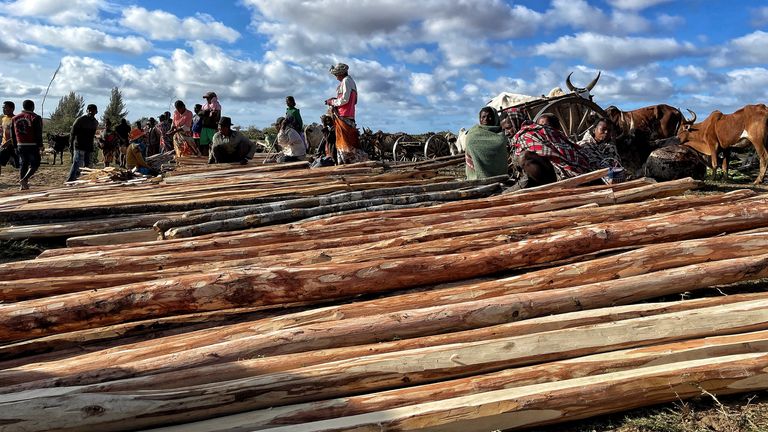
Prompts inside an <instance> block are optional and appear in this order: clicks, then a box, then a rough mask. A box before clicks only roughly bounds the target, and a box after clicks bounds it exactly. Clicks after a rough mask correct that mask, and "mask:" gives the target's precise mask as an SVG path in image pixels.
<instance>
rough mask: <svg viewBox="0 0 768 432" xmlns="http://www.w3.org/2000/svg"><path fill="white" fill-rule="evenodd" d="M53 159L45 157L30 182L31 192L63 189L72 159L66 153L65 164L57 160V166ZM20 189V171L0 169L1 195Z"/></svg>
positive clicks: (101, 165)
mask: <svg viewBox="0 0 768 432" xmlns="http://www.w3.org/2000/svg"><path fill="white" fill-rule="evenodd" d="M52 160H53V158H50V160H49V158H48V156H47V155H43V160H42V162H43V163H42V164H40V168H39V169H38V170H37V172H36V173H35V175H33V176H32V179H31V180H30V182H29V188H30V190H32V191H34V190H39V189H51V188H57V187H63V186H64V181H65V180H67V177H68V176H69V169H70V167H71V166H72V157H71V156H70V154H69V152H64V163H63V164H61V163H60V162H59V159H58V157H57V158H56V165H52V164H51V163H50V162H51V161H52ZM103 166H104V164H101V163H100V164H98V165H97V166H96V167H97V168H103ZM18 189H19V170H17V169H16V168H14V167H12V166H10V165H7V166H4V167H2V168H0V193H3V192H13V191H17V190H18Z"/></svg>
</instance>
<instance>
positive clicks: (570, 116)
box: [501, 92, 607, 142]
mask: <svg viewBox="0 0 768 432" xmlns="http://www.w3.org/2000/svg"><path fill="white" fill-rule="evenodd" d="M512 110H516V111H518V112H519V113H522V115H523V117H525V118H527V119H528V120H531V121H533V122H536V121H537V120H538V119H539V118H540V117H541V116H543V115H544V114H553V115H554V116H555V117H557V118H558V120H560V125H561V126H562V128H563V132H565V134H566V135H568V137H569V138H570V139H571V140H572V141H573V142H577V141H579V140H580V139H581V138H582V137H583V136H584V133H585V132H586V131H587V130H588V129H589V128H590V127H592V126H593V125H594V124H595V122H597V120H599V119H604V118H607V115H606V113H605V111H603V109H602V108H600V106H598V105H597V104H596V103H594V102H592V101H591V100H590V99H587V98H585V97H583V96H582V95H580V94H578V93H575V92H574V93H568V94H565V95H562V96H555V97H551V98H543V99H536V100H532V101H529V102H524V103H522V104H519V105H513V106H510V107H504V108H502V109H501V112H503V111H512Z"/></svg>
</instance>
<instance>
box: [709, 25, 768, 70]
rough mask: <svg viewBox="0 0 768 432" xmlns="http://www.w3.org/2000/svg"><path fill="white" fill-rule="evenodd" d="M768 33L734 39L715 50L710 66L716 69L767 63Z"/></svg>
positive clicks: (752, 34) (757, 33)
mask: <svg viewBox="0 0 768 432" xmlns="http://www.w3.org/2000/svg"><path fill="white" fill-rule="evenodd" d="M766 47H768V33H766V32H764V31H759V30H758V31H756V32H753V33H750V34H748V35H746V36H742V37H740V38H736V39H733V40H731V41H730V42H728V43H727V44H726V45H725V46H723V47H722V48H720V49H719V50H717V51H716V52H715V53H714V54H713V56H712V58H711V59H710V64H711V65H712V66H716V67H724V66H733V65H749V64H765V63H768V49H766Z"/></svg>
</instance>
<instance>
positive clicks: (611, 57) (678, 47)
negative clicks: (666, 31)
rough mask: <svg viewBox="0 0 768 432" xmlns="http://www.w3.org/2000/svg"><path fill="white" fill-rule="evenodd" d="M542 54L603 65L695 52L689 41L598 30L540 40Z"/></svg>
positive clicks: (627, 64) (625, 64) (631, 63)
mask: <svg viewBox="0 0 768 432" xmlns="http://www.w3.org/2000/svg"><path fill="white" fill-rule="evenodd" d="M535 52H536V54H538V55H543V56H546V57H550V58H555V59H584V60H585V61H587V62H589V63H590V64H592V65H594V66H596V67H601V68H609V69H610V68H620V67H632V66H638V65H642V64H646V63H649V62H654V61H659V60H665V59H669V58H673V57H677V56H681V55H687V54H693V53H695V47H694V46H693V44H691V43H688V42H682V43H681V42H678V41H676V40H675V39H671V38H640V37H616V36H607V35H599V34H594V33H580V34H577V35H575V36H563V37H560V38H558V39H557V40H556V41H555V42H552V43H543V44H539V45H537V46H536V48H535Z"/></svg>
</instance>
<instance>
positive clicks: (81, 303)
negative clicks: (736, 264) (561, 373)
mask: <svg viewBox="0 0 768 432" xmlns="http://www.w3.org/2000/svg"><path fill="white" fill-rule="evenodd" d="M757 226H768V205H767V204H766V203H765V202H764V201H757V200H754V201H751V203H750V204H749V205H746V204H739V205H733V204H731V205H719V206H712V207H710V208H708V209H694V210H688V211H684V212H680V213H676V214H672V215H665V216H660V217H651V218H644V219H636V220H631V221H625V222H613V223H605V224H595V225H591V226H588V227H584V228H575V229H569V230H563V231H560V234H559V235H558V236H548V237H541V238H534V239H530V240H523V241H520V242H515V243H512V244H509V245H502V246H497V247H493V248H488V249H485V250H483V251H478V252H470V253H466V254H453V255H441V256H437V257H417V258H413V259H400V260H391V261H371V262H363V263H353V264H339V265H331V266H323V265H316V266H306V267H298V268H282V267H272V268H259V267H255V266H251V267H241V268H233V269H226V270H223V271H220V272H210V273H203V274H199V275H185V276H180V277H176V278H168V279H163V280H159V281H149V282H141V283H135V284H130V285H123V286H120V287H114V288H106V289H103V290H100V291H97V292H83V293H73V294H68V295H64V296H54V297H50V298H46V299H38V300H29V301H26V302H19V303H14V304H9V305H0V341H14V340H23V339H29V338H33V337H40V336H45V335H48V334H52V333H56V332H62V331H73V330H80V329H84V328H92V327H97V326H103V325H109V324H115V323H117V322H122V321H128V320H136V319H144V318H146V317H148V316H155V317H157V316H169V315H174V314H183V313H189V312H194V311H200V312H202V311H206V310H215V309H227V308H233V307H244V306H269V305H273V306H277V305H281V304H286V303H295V302H301V301H323V300H329V299H334V298H342V297H348V296H353V295H357V294H371V293H383V292H387V291H394V290H397V289H403V288H408V287H414V286H418V285H423V284H429V283H439V282H449V281H457V280H462V279H467V278H471V277H477V276H481V275H487V274H493V273H496V272H500V271H508V270H510V269H514V268H520V267H525V266H528V265H533V264H538V263H543V262H551V261H553V260H558V259H563V258H566V257H569V256H573V255H579V254H583V253H589V252H593V251H597V250H602V249H607V248H614V247H620V246H629V245H632V246H637V245H642V244H649V243H658V242H660V241H673V240H684V239H688V238H692V237H701V236H706V235H713V234H719V233H722V232H732V231H738V230H743V229H746V228H755V227H757Z"/></svg>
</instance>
